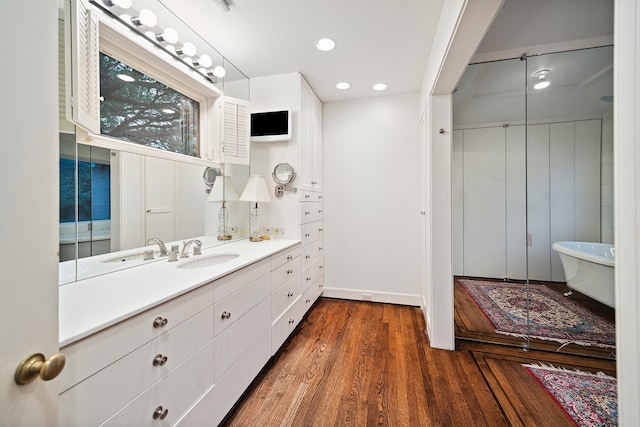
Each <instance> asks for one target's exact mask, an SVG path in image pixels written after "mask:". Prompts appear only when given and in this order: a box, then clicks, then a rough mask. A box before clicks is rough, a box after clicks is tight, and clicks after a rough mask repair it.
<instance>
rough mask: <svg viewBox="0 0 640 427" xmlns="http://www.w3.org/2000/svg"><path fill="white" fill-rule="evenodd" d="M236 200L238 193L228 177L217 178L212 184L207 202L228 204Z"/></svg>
mask: <svg viewBox="0 0 640 427" xmlns="http://www.w3.org/2000/svg"><path fill="white" fill-rule="evenodd" d="M234 200H238V193H236V189H235V188H234V187H233V184H232V183H231V177H230V176H218V177H217V178H216V180H215V182H214V183H213V187H212V188H211V192H210V193H209V197H207V202H229V201H234Z"/></svg>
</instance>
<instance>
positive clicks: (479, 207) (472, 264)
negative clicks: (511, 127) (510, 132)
mask: <svg viewBox="0 0 640 427" xmlns="http://www.w3.org/2000/svg"><path fill="white" fill-rule="evenodd" d="M463 165H464V166H463V167H464V177H463V187H464V224H463V227H464V274H465V275H467V276H481V277H495V278H501V277H505V274H506V265H505V259H506V244H505V240H506V235H505V221H506V220H505V216H506V214H505V134H504V129H503V128H486V129H470V130H466V131H465V132H464V160H463Z"/></svg>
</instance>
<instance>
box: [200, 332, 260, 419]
mask: <svg viewBox="0 0 640 427" xmlns="http://www.w3.org/2000/svg"><path fill="white" fill-rule="evenodd" d="M270 356H271V334H270V333H269V331H268V330H266V331H265V332H264V333H263V334H262V335H260V337H259V338H258V339H257V340H255V341H254V342H253V343H252V344H251V345H250V346H249V348H248V349H247V351H245V352H244V353H243V354H242V355H241V356H240V357H239V358H238V359H237V360H236V361H235V363H234V364H233V365H232V366H231V367H230V368H229V369H228V370H227V372H226V373H225V374H223V375H222V377H220V379H219V380H217V381H216V385H215V386H214V387H213V389H212V390H211V394H212V395H213V396H212V399H207V400H210V401H212V402H215V405H214V406H213V407H212V408H210V410H209V412H210V418H209V420H210V421H208V423H207V424H199V425H197V427H200V426H202V425H211V426H215V425H218V424H219V423H220V421H222V419H223V418H224V417H225V415H227V412H229V410H230V409H231V408H232V407H233V405H234V404H235V403H236V402H237V400H238V399H239V398H240V396H242V393H244V391H245V390H246V389H247V387H249V385H250V384H251V381H253V379H254V378H255V377H256V375H258V373H260V370H261V369H262V367H263V366H264V365H265V364H266V363H267V362H268V361H269V357H270ZM208 397H209V396H208V395H207V398H208Z"/></svg>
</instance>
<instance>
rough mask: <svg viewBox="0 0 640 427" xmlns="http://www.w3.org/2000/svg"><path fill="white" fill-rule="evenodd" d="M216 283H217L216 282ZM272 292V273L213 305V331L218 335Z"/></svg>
mask: <svg viewBox="0 0 640 427" xmlns="http://www.w3.org/2000/svg"><path fill="white" fill-rule="evenodd" d="M214 285H215V284H214ZM214 292H215V291H214ZM269 294H271V275H270V274H266V275H264V276H262V277H259V278H258V279H256V280H254V281H253V282H251V283H250V284H248V285H247V286H245V287H243V288H242V289H240V290H239V291H237V292H235V293H233V294H231V295H229V296H228V297H226V298H225V299H223V300H222V301H220V302H217V303H215V304H214V306H213V331H214V335H218V334H219V333H221V332H222V331H224V330H225V329H226V328H228V327H229V326H231V325H233V324H234V323H235V322H236V320H238V319H240V318H241V317H242V316H243V315H244V314H245V313H246V312H248V311H249V310H251V309H252V308H253V307H254V306H256V305H257V304H258V303H259V302H260V301H262V300H263V299H264V298H266V297H268V296H269Z"/></svg>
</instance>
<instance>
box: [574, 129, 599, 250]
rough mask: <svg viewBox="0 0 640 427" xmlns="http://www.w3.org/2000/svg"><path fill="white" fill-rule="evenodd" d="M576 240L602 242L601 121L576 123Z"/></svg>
mask: <svg viewBox="0 0 640 427" xmlns="http://www.w3.org/2000/svg"><path fill="white" fill-rule="evenodd" d="M575 144H576V172H575V173H576V187H575V198H576V202H575V203H576V218H575V238H576V240H579V241H587V242H600V156H601V121H600V120H585V121H580V122H576V136H575Z"/></svg>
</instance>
